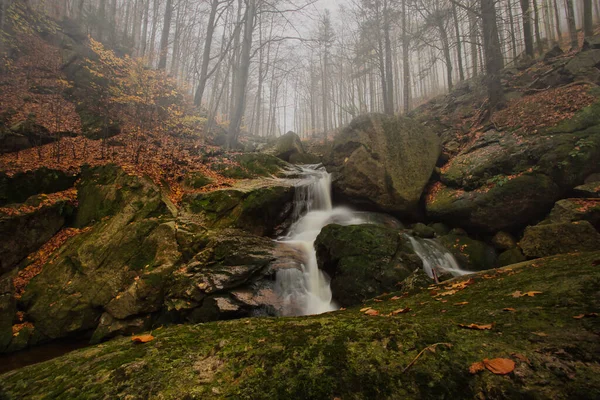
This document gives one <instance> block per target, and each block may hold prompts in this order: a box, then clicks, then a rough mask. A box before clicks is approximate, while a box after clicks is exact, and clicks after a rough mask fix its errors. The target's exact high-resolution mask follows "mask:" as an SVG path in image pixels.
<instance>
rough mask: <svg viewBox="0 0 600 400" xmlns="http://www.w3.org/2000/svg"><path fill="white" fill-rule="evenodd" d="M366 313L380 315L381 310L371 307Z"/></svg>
mask: <svg viewBox="0 0 600 400" xmlns="http://www.w3.org/2000/svg"><path fill="white" fill-rule="evenodd" d="M365 314H366V315H379V311H377V310H373V309H372V308H369V309H368V310H367V311H365Z"/></svg>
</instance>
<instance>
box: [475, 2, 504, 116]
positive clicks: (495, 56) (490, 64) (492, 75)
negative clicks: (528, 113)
mask: <svg viewBox="0 0 600 400" xmlns="http://www.w3.org/2000/svg"><path fill="white" fill-rule="evenodd" d="M481 15H482V26H483V49H484V53H485V67H486V81H487V82H486V84H487V89H488V99H489V115H488V116H490V117H491V114H492V113H493V112H494V111H495V110H497V109H499V108H500V107H502V105H503V103H504V92H503V90H502V82H501V81H500V70H501V69H502V54H501V52H500V48H498V42H499V40H498V39H497V38H498V25H497V20H496V8H495V6H494V0H481Z"/></svg>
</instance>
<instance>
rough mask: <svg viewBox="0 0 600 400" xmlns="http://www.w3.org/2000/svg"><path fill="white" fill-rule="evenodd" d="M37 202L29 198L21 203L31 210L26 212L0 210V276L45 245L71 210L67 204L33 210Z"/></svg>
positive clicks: (60, 203)
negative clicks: (9, 212)
mask: <svg viewBox="0 0 600 400" xmlns="http://www.w3.org/2000/svg"><path fill="white" fill-rule="evenodd" d="M39 201H40V199H38V198H37V196H33V197H32V198H30V199H29V200H28V202H26V203H25V204H24V205H25V206H29V207H32V208H33V210H32V211H29V212H28V211H23V212H20V211H18V212H16V213H15V214H7V213H5V212H1V211H0V237H2V240H1V241H0V275H1V274H3V273H5V272H7V271H10V270H11V269H12V268H14V267H15V266H16V265H17V264H18V263H19V262H20V261H21V260H23V259H24V258H25V257H27V255H29V254H30V253H32V252H34V251H36V250H37V249H38V248H39V247H40V246H41V245H42V244H44V243H46V242H47V241H48V240H49V239H50V238H51V237H52V236H53V235H54V234H55V233H56V232H58V231H59V230H60V229H61V228H62V227H63V226H64V224H65V222H66V220H67V218H68V217H69V216H70V215H71V214H72V213H73V208H74V207H73V206H72V205H71V204H69V203H68V202H67V201H59V202H56V203H54V204H52V205H40V206H39V208H38V207H35V205H36V203H38V202H39ZM34 207H35V208H34Z"/></svg>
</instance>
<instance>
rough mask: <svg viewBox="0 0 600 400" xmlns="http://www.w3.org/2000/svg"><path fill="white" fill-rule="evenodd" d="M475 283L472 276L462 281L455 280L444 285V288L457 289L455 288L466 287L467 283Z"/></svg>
mask: <svg viewBox="0 0 600 400" xmlns="http://www.w3.org/2000/svg"><path fill="white" fill-rule="evenodd" d="M474 283H475V279H473V278H469V279H467V280H466V281H462V282H457V283H455V284H452V285H450V286H446V287H444V289H457V290H462V289H464V288H466V287H467V286H469V285H472V284H474Z"/></svg>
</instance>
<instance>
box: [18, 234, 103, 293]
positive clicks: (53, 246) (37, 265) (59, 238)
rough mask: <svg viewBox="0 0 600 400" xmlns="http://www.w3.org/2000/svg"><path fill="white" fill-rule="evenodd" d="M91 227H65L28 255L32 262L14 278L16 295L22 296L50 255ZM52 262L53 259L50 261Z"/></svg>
mask: <svg viewBox="0 0 600 400" xmlns="http://www.w3.org/2000/svg"><path fill="white" fill-rule="evenodd" d="M90 229H92V228H91V227H87V228H83V229H77V228H64V229H62V230H60V231H59V232H58V233H57V234H56V235H54V236H52V238H50V240H49V241H47V242H46V243H45V244H44V245H43V246H42V247H40V249H39V250H38V251H36V252H35V253H33V254H31V255H29V257H27V258H28V259H29V260H30V261H32V262H31V264H29V265H28V266H27V267H26V268H25V269H22V270H21V271H19V273H18V274H17V276H15V277H14V278H13V286H14V288H15V297H16V298H17V299H19V298H21V296H22V295H23V293H24V292H25V287H26V286H27V285H28V284H29V282H30V281H31V280H32V279H33V278H34V277H35V276H36V275H38V274H39V273H40V272H42V267H43V266H44V264H46V263H47V262H48V261H49V259H50V257H51V256H52V255H53V254H54V253H55V252H56V251H57V250H58V249H60V248H61V247H62V245H64V244H65V243H66V241H67V240H68V239H69V238H71V237H73V236H76V235H79V234H80V233H82V232H87V231H89V230H90ZM50 262H52V261H50Z"/></svg>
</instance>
